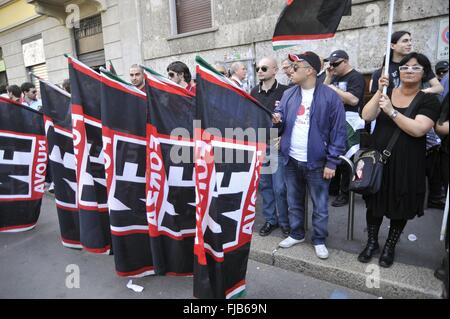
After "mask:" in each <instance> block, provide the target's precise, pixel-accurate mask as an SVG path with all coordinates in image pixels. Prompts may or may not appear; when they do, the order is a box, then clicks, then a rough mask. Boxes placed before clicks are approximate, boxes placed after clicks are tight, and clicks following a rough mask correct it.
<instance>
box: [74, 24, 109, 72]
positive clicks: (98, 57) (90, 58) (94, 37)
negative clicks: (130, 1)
mask: <svg viewBox="0 0 450 319" xmlns="http://www.w3.org/2000/svg"><path fill="white" fill-rule="evenodd" d="M74 35H75V43H76V48H77V55H78V59H79V60H80V61H81V62H83V63H84V64H86V65H88V66H90V67H91V68H94V69H98V68H99V67H100V66H105V51H104V46H103V28H102V19H101V16H100V15H96V16H93V17H89V18H86V19H82V20H80V27H79V28H75V29H74Z"/></svg>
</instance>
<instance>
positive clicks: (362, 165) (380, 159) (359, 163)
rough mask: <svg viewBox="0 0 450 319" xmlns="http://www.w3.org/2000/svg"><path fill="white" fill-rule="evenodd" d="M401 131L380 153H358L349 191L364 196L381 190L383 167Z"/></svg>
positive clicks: (396, 132)
mask: <svg viewBox="0 0 450 319" xmlns="http://www.w3.org/2000/svg"><path fill="white" fill-rule="evenodd" d="M422 94H423V92H419V93H418V94H417V95H416V97H415V98H414V99H413V101H412V102H411V105H410V106H409V108H408V110H407V111H406V112H405V116H406V117H410V115H411V114H412V112H413V111H414V109H415V108H416V106H417V101H418V100H419V98H418V97H419V96H422ZM400 133H401V130H400V128H399V127H397V129H396V130H395V132H394V134H393V135H392V137H391V139H390V140H389V143H388V146H387V147H386V148H385V149H384V150H383V152H381V153H380V152H379V151H378V150H376V149H374V148H368V149H361V150H359V151H358V152H356V154H355V157H354V160H353V164H354V167H355V169H354V170H353V172H352V176H351V178H350V185H349V190H350V191H352V192H355V193H358V194H362V195H370V194H375V193H377V192H378V191H379V190H380V187H381V181H382V178H383V167H384V165H385V164H386V163H387V160H388V159H389V157H390V156H391V154H392V149H393V148H394V145H395V143H397V140H398V138H399V136H400Z"/></svg>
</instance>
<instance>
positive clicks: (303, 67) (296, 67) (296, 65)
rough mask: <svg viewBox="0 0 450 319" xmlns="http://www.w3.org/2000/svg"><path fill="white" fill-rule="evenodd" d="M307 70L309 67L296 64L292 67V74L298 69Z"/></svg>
mask: <svg viewBox="0 0 450 319" xmlns="http://www.w3.org/2000/svg"><path fill="white" fill-rule="evenodd" d="M308 68H310V66H300V65H298V64H294V65H292V69H293V70H294V72H297V70H298V69H308Z"/></svg>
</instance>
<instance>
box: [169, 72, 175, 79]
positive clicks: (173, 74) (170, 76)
mask: <svg viewBox="0 0 450 319" xmlns="http://www.w3.org/2000/svg"><path fill="white" fill-rule="evenodd" d="M175 74H176V73H175V72H169V73H167V75H168V76H169V78H173V77H174V76H175Z"/></svg>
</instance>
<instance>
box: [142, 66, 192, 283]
mask: <svg viewBox="0 0 450 319" xmlns="http://www.w3.org/2000/svg"><path fill="white" fill-rule="evenodd" d="M146 70H147V72H146V90H147V96H148V114H149V118H148V122H149V123H148V133H147V134H148V142H147V145H148V148H147V161H148V164H147V170H148V171H147V176H148V182H147V215H148V222H149V231H150V237H151V246H152V253H153V257H154V262H155V267H156V273H157V274H159V275H175V276H183V275H192V274H193V267H194V237H195V181H194V178H195V176H194V160H193V150H194V141H193V120H194V116H195V113H196V112H195V98H194V95H193V94H192V93H190V92H189V91H187V90H185V89H184V88H182V87H181V86H179V85H177V84H175V83H174V82H172V81H170V80H168V79H165V78H163V77H162V76H160V75H159V74H157V73H155V72H154V71H152V70H151V69H146Z"/></svg>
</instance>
